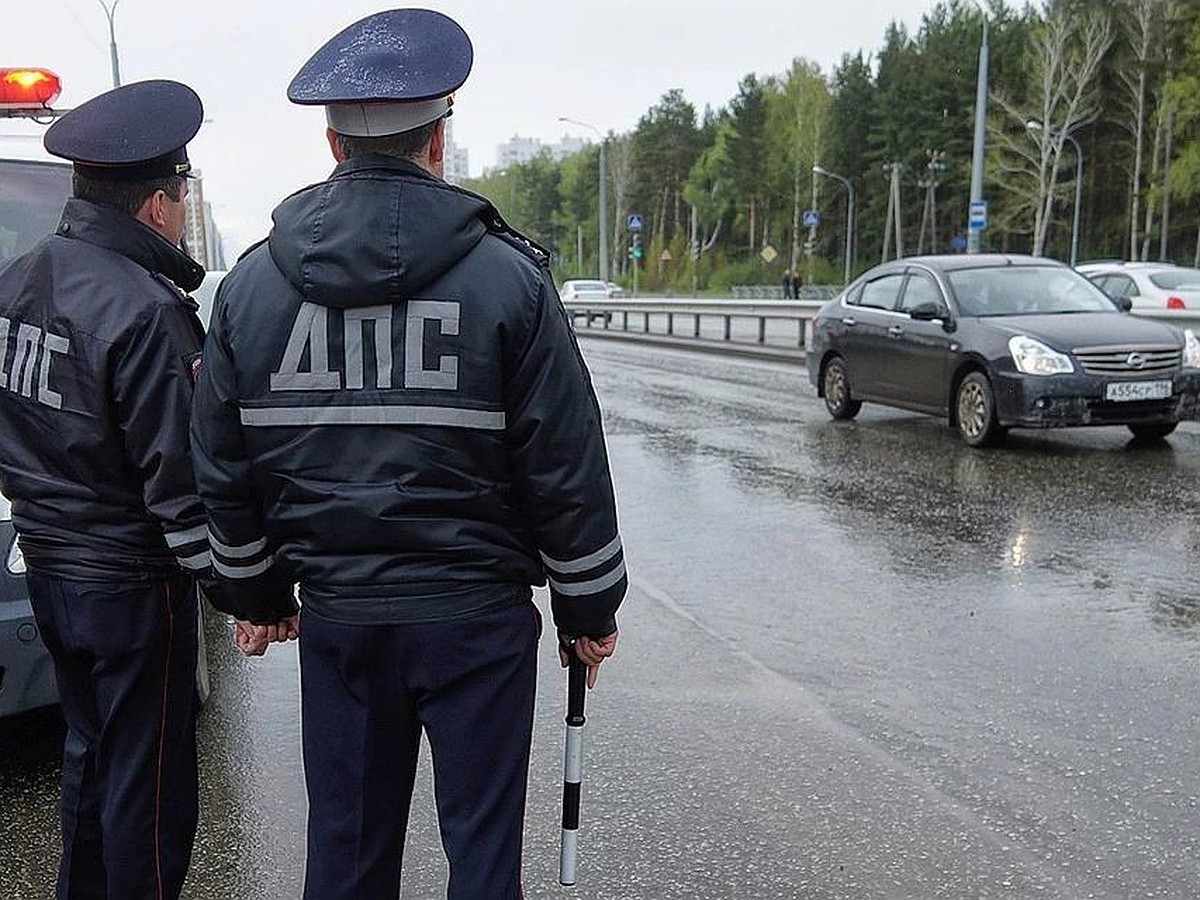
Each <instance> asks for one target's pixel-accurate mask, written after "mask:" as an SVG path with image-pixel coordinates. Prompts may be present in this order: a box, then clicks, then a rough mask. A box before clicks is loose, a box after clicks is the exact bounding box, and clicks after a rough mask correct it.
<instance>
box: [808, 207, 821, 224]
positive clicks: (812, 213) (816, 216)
mask: <svg viewBox="0 0 1200 900" xmlns="http://www.w3.org/2000/svg"><path fill="white" fill-rule="evenodd" d="M820 224H821V214H820V213H819V212H817V211H816V210H815V209H806V210H805V211H804V227H805V228H816V227H817V226H818V225H820Z"/></svg>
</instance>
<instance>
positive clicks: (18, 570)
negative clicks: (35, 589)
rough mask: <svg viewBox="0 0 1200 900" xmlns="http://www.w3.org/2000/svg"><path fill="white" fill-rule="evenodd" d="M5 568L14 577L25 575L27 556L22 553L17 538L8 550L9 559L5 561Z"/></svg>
mask: <svg viewBox="0 0 1200 900" xmlns="http://www.w3.org/2000/svg"><path fill="white" fill-rule="evenodd" d="M4 566H5V568H7V569H8V571H9V572H11V573H12V574H13V575H24V574H25V555H24V554H23V553H22V552H21V547H20V545H19V544H18V543H17V539H16V538H13V542H12V546H11V547H9V548H8V559H7V561H5V563H4Z"/></svg>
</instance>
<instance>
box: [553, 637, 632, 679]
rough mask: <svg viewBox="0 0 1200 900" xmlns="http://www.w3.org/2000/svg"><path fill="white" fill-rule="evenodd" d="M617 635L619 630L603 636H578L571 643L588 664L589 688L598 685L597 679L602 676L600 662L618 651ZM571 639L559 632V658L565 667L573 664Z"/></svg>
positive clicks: (585, 663) (576, 652)
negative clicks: (569, 642) (568, 642)
mask: <svg viewBox="0 0 1200 900" xmlns="http://www.w3.org/2000/svg"><path fill="white" fill-rule="evenodd" d="M617 635H618V632H616V631H614V632H613V633H612V634H610V635H606V636H605V637H602V638H591V637H578V638H575V641H574V643H573V644H570V645H569V646H570V647H571V648H573V649H574V652H575V655H576V656H578V657H579V659H580V660H581V661H582V662H583V663H584V665H586V666H587V686H588V688H589V689H590V688H594V687H595V686H596V679H597V678H598V677H600V664H601V663H602V662H604V660H606V659H608V658H609V657H610V656H612V655H613V654H614V653H616V652H617ZM569 640H570V637H569V636H568V635H565V634H563V633H562V632H561V631H560V632H559V633H558V659H559V662H561V663H562V667H563V668H564V669H565V668H566V667H567V666H569V665H570V664H571V650H569V649H567V647H568V644H567V641H569Z"/></svg>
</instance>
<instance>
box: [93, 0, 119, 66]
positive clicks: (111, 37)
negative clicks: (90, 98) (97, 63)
mask: <svg viewBox="0 0 1200 900" xmlns="http://www.w3.org/2000/svg"><path fill="white" fill-rule="evenodd" d="M97 2H98V3H99V4H100V8H101V9H103V10H104V15H106V16H108V53H109V56H110V57H111V59H112V83H113V87H120V86H121V64H120V62H118V60H117V32H116V30H115V29H114V28H113V16H114V15H116V12H117V4H118V3H120V2H121V0H113V4H112V6H109V5H108V4H107V3H105V2H104V0H97Z"/></svg>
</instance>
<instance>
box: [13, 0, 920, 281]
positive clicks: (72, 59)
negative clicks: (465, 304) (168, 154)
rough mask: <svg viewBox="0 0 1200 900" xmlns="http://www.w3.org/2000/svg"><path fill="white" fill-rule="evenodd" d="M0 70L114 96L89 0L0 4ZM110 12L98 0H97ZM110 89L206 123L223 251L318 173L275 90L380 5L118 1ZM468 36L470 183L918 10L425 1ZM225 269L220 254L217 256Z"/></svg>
mask: <svg viewBox="0 0 1200 900" xmlns="http://www.w3.org/2000/svg"><path fill="white" fill-rule="evenodd" d="M0 2H3V5H4V8H5V9H4V15H3V25H2V26H0V66H3V65H32V66H43V67H45V68H49V69H53V70H55V71H56V72H58V73H59V75H60V76H62V79H63V84H64V87H63V94H62V97H61V98H60V100H59V102H58V105H60V106H65V107H70V106H77V105H79V104H80V103H82V102H84V101H85V100H87V99H89V98H91V97H93V96H95V95H96V94H97V93H100V92H101V91H104V90H106V89H108V88H109V87H111V66H110V62H109V46H108V45H109V41H108V19H107V17H106V15H105V12H104V9H103V8H102V7H101V4H100V0H0ZM105 2H106V3H107V4H108V6H109V8H110V9H111V8H112V2H111V0H105ZM116 3H117V5H116V9H115V14H114V16H113V21H114V23H115V26H116V35H117V46H118V51H119V54H120V66H121V80H122V82H124V83H129V82H131V81H140V80H142V79H147V78H172V79H175V80H177V81H182V82H184V83H186V84H188V85H190V86H191V87H192V88H194V89H195V90H196V92H197V93H199V94H200V97H201V99H202V100H203V101H204V107H205V115H206V117H207V118H208V119H209V120H210V121H208V122H207V123H206V124H205V125H204V126H203V127H202V128H201V131H200V134H199V135H197V137H196V139H195V140H194V141H193V142H192V143H191V145H190V146H189V153H190V156H191V158H192V162H193V164H194V165H196V166H197V167H198V168H200V169H201V171H202V172H203V175H204V191H205V197H206V199H208V200H209V201H210V202H211V203H212V204H213V209H214V214H215V217H216V220H217V225H218V227H219V228H220V229H221V232H222V235H223V236H224V238H225V241H226V251H227V253H229V254H231V255H236V253H238V252H240V251H241V250H242V249H244V248H245V247H246V246H247V245H248V244H250V243H252V242H253V241H255V240H258V239H259V238H260V237H263V236H264V235H265V234H266V232H267V230H268V229H269V227H270V212H271V209H272V208H273V207H274V206H275V205H276V204H277V203H278V202H279V201H280V200H281V199H282V198H283V197H285V196H287V194H289V193H291V192H292V191H293V190H295V189H296V188H298V187H301V186H303V185H305V184H308V183H311V182H314V181H318V180H320V179H322V178H324V177H325V176H326V175H327V174H328V173H329V170H330V169H331V168H332V165H333V163H332V160H331V158H330V157H329V155H328V154H329V151H328V147H327V146H326V144H325V141H324V137H323V131H324V115H323V112H322V111H321V110H320V108H318V107H298V106H293V105H291V104H289V103H288V102H287V99H286V96H285V92H286V89H287V85H288V82H289V81H290V80H291V78H292V76H293V75H294V74H295V73H296V71H297V70H298V69H299V67H300V66H301V65H302V64H303V63H304V62H305V60H307V59H308V57H309V56H310V55H311V54H312V53H313V52H314V51H315V50H316V49H317V48H318V47H319V46H320V45H321V44H322V43H324V42H325V41H326V40H327V39H328V38H330V37H332V36H333V35H334V34H335V33H337V32H338V31H340V30H341V29H342V28H344V27H345V26H347V25H349V24H350V23H352V22H354V21H356V20H358V19H360V18H362V17H364V16H366V15H369V14H371V13H373V12H377V11H379V10H380V9H385V8H387V7H386V6H385V5H382V4H380V3H378V2H375V3H368V2H363V0H341V2H330V0H240V2H233V0H194V2H192V3H188V4H184V3H164V2H162V0H116ZM424 5H425V6H427V7H429V8H433V9H437V10H439V11H440V12H443V13H446V14H447V15H449V16H451V17H453V18H454V19H456V20H457V21H458V22H459V23H460V24H461V25H462V26H463V28H464V29H465V30H466V32H467V34H469V35H470V36H471V40H472V42H473V43H474V46H475V66H474V69H473V70H472V72H471V76H470V78H468V80H467V83H466V85H465V86H464V87H463V88H462V90H461V91H459V93H458V94H457V96H456V99H455V106H454V119H453V124H454V139H455V142H456V144H458V145H459V146H463V147H466V148H467V149H468V151H469V153H470V166H471V174H472V175H478V174H479V173H480V170H481V169H482V168H483V167H485V166H491V165H494V163H495V159H496V145H497V144H500V143H503V142H504V141H506V140H508V139H509V138H511V137H512V136H513V135H521V136H524V137H535V138H539V139H541V140H543V141H549V142H553V141H557V140H559V139H560V138H561V137H562V136H563V135H564V134H574V135H577V136H580V137H590V136H591V133H590V132H588V131H587V130H586V129H582V128H579V127H576V126H572V125H567V124H564V123H562V122H560V121H558V117H559V116H567V117H569V118H573V119H578V120H581V121H584V122H588V123H590V124H592V125H593V126H595V127H596V128H597V129H599V130H600V131H602V132H608V131H614V132H617V133H621V132H627V131H630V130H631V129H633V127H634V126H635V125H636V124H637V120H638V118H639V117H640V116H641V115H642V114H644V113H645V112H646V110H647V109H649V108H650V107H651V106H652V105H654V104H655V103H656V102H657V101H658V100H659V98H661V97H662V95H663V94H665V93H666V92H667V91H669V90H671V89H672V88H680V89H682V91H683V92H684V96H685V97H686V98H687V99H688V101H689V102H691V103H692V104H694V105H695V106H696V109H697V112H700V111H702V110H703V109H704V107H705V105H711V106H712V107H713V108H717V107H720V106H724V105H726V104H727V103H728V102H729V100H730V98H732V97H733V96H734V94H735V93H736V91H737V84H738V82H739V81H740V80H741V78H742V77H743V76H744V75H746V74H748V73H750V72H754V73H756V74H758V75H762V76H766V75H772V74H778V73H782V72H785V71H786V70H787V69H788V67H789V66H790V64H791V61H792V59H793V58H794V57H797V56H799V57H805V58H807V59H810V60H812V61H814V62H816V63H817V64H818V65H820V67H821V69H822V71H824V72H825V73H826V74H828V73H829V72H830V71H831V70H832V68H833V66H834V65H835V64H837V62H838V61H839V60H840V59H841V56H842V54H843V53H854V52H857V51H858V50H863V51H865V52H866V53H873V52H875V51H876V50H877V49H878V48H879V47H880V46H881V44H882V43H883V35H884V30H885V29H886V27H887V25H888V23H889V22H891V21H893V20H898V21H900V22H902V23H904V25H905V26H906V27H907V28H908V29H909V31H910V32H912V31H915V30H916V29H917V28H918V27H919V25H920V21H921V16H922V15H923V14H924V13H925V12H926V11H927V10H929V9H930V8H931V7H932V6H933V5H934V4H933V0H842V2H840V3H838V2H834V3H815V2H805V0H741V2H738V0H604V2H599V0H494V2H493V0H442V2H439V0H429V2H426V3H425V4H424ZM231 261H232V259H231Z"/></svg>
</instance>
